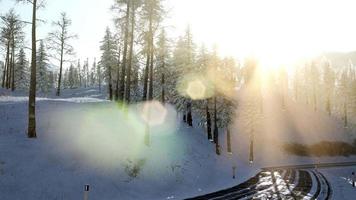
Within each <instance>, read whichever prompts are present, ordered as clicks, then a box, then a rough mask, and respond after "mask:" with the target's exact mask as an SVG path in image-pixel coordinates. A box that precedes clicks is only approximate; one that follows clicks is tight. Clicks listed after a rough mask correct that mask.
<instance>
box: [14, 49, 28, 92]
mask: <svg viewBox="0 0 356 200" xmlns="http://www.w3.org/2000/svg"><path fill="white" fill-rule="evenodd" d="M29 78H30V71H29V62H28V60H27V59H26V54H25V51H24V49H23V48H21V49H20V51H19V53H18V55H17V61H16V73H15V79H16V81H15V82H16V87H17V88H19V89H28V87H29V82H30V81H29Z"/></svg>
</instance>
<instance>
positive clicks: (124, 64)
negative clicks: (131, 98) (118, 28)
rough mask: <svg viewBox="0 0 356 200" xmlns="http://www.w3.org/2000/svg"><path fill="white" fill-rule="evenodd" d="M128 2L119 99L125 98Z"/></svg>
mask: <svg viewBox="0 0 356 200" xmlns="http://www.w3.org/2000/svg"><path fill="white" fill-rule="evenodd" d="M130 4H131V1H129V2H127V7H126V16H125V39H124V52H123V57H122V71H121V80H120V92H119V99H120V100H121V101H124V99H125V75H126V64H127V48H128V42H129V41H128V40H129V20H130Z"/></svg>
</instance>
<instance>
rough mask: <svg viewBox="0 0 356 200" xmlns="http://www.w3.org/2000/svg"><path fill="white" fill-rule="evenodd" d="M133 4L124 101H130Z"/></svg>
mask: <svg viewBox="0 0 356 200" xmlns="http://www.w3.org/2000/svg"><path fill="white" fill-rule="evenodd" d="M135 9H136V8H135V6H134V5H132V8H131V10H132V16H131V36H130V39H131V40H130V54H129V60H128V66H127V75H126V95H125V96H126V103H130V100H131V71H132V70H131V69H132V57H133V44H134V31H135Z"/></svg>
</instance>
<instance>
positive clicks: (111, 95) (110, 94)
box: [108, 66, 113, 101]
mask: <svg viewBox="0 0 356 200" xmlns="http://www.w3.org/2000/svg"><path fill="white" fill-rule="evenodd" d="M108 71H109V80H108V82H109V84H108V86H109V88H108V90H109V99H110V101H112V100H113V92H112V75H111V66H109V67H108Z"/></svg>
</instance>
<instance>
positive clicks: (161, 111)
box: [141, 101, 167, 126]
mask: <svg viewBox="0 0 356 200" xmlns="http://www.w3.org/2000/svg"><path fill="white" fill-rule="evenodd" d="M141 117H142V118H143V120H144V121H145V122H146V123H148V124H149V125H150V126H157V125H160V124H162V123H164V122H165V119H166V117H167V109H166V108H165V107H164V106H163V105H162V104H161V103H160V102H158V101H150V102H145V103H144V104H143V108H142V111H141Z"/></svg>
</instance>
